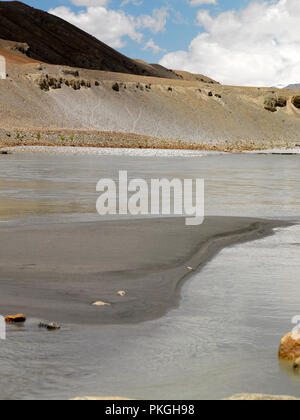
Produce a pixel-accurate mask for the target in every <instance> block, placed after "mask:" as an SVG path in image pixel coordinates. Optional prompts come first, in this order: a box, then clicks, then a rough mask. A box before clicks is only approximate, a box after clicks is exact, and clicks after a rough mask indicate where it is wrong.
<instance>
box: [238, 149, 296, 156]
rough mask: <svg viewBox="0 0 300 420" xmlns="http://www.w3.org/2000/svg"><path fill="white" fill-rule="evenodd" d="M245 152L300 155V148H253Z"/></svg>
mask: <svg viewBox="0 0 300 420" xmlns="http://www.w3.org/2000/svg"><path fill="white" fill-rule="evenodd" d="M243 153H251V154H259V155H261V154H268V155H269V154H272V155H300V148H299V149H267V150H251V151H245V152H243Z"/></svg>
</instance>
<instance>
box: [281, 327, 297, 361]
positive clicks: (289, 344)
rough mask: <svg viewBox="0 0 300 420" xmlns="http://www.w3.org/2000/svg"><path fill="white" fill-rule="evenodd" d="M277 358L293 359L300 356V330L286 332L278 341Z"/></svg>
mask: <svg viewBox="0 0 300 420" xmlns="http://www.w3.org/2000/svg"><path fill="white" fill-rule="evenodd" d="M279 358H280V359H283V360H291V361H295V360H297V359H299V358H300V330H299V331H293V332H290V333H288V334H286V335H285V336H284V337H283V339H282V340H281V342H280V347H279Z"/></svg>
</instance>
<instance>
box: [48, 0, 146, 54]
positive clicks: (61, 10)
mask: <svg viewBox="0 0 300 420" xmlns="http://www.w3.org/2000/svg"><path fill="white" fill-rule="evenodd" d="M74 1H75V0H73V2H74ZM76 1H78V2H79V0H76ZM95 2H96V1H93V3H95ZM82 3H88V1H87V0H83V1H82ZM98 3H99V1H98ZM49 13H52V14H53V15H56V16H58V17H60V18H62V19H64V20H66V21H68V22H70V23H72V24H73V25H75V26H77V27H79V28H81V29H83V30H84V31H86V32H88V33H90V34H92V35H94V36H95V37H96V38H98V39H100V40H101V41H102V42H105V43H106V44H108V45H110V46H111V47H113V48H122V47H124V46H125V41H124V39H123V38H124V37H125V36H128V37H129V38H131V39H132V40H134V41H137V42H141V40H142V37H143V35H142V33H140V32H138V31H137V24H136V21H135V18H134V17H133V16H131V15H128V14H125V12H123V11H115V10H108V9H106V8H105V7H102V6H92V7H88V8H87V9H86V10H85V11H80V12H78V13H77V14H76V13H74V12H73V11H72V10H71V9H70V8H69V7H64V6H62V7H57V8H56V9H51V10H49Z"/></svg>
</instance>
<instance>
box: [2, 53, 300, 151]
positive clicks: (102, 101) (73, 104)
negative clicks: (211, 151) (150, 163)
mask: <svg viewBox="0 0 300 420" xmlns="http://www.w3.org/2000/svg"><path fill="white" fill-rule="evenodd" d="M17 56H19V55H18V54H14V57H17ZM20 57H21V56H20ZM7 73H8V78H7V79H6V80H0V97H1V101H0V121H1V125H0V128H2V129H3V130H4V131H5V132H7V135H6V134H5V136H4V139H5V140H8V139H13V140H15V141H20V140H21V135H20V134H19V132H22V133H23V132H24V130H30V132H31V135H32V133H34V137H35V138H36V140H39V134H40V131H42V130H54V131H55V132H57V133H58V132H59V130H75V131H76V130H80V131H82V130H93V131H111V132H122V133H125V134H128V133H136V134H140V135H142V136H145V142H146V143H147V141H148V137H149V143H150V138H151V141H152V138H153V137H155V138H159V139H170V140H171V141H174V142H175V143H176V144H177V145H179V144H180V142H182V141H187V142H195V143H198V144H199V143H205V144H206V145H207V144H210V145H215V144H222V145H225V146H224V148H225V147H226V145H230V147H231V148H232V145H234V146H235V147H237V148H238V147H244V146H245V147H246V145H247V146H248V147H249V146H251V148H253V147H258V146H262V145H264V146H265V147H270V146H272V145H273V146H275V145H276V146H277V145H288V143H289V142H292V143H291V144H290V145H289V146H295V145H297V144H299V143H300V139H299V129H300V96H299V95H298V94H299V92H297V91H293V90H276V89H270V88H243V87H231V86H222V85H219V84H211V83H210V82H205V81H204V82H203V81H198V80H182V79H178V80H176V79H161V78H154V77H145V76H135V75H130V74H127V75H126V74H121V73H111V72H102V71H93V70H86V69H80V68H71V67H66V66H57V65H49V64H44V63H39V62H34V61H32V62H25V63H21V64H20V63H19V62H16V59H14V60H10V59H8V62H7ZM3 130H2V132H3ZM9 136H10V137H9ZM70 136H71V137H73V134H70ZM0 137H1V136H0ZM61 137H65V134H57V139H58V142H59V139H60V138H61ZM71 137H70V138H71ZM96 137H97V135H95V134H93V142H94V143H97V138H96ZM108 137H109V136H108ZM68 138H69V136H68ZM105 138H106V139H107V137H105ZM2 140H3V135H2ZM25 140H26V139H25ZM25 140H24V141H25ZM41 140H42V139H41ZM61 140H62V139H61ZM112 141H113V139H112ZM82 143H83V144H84V143H85V142H84V141H83V142H82ZM105 144H106V145H107V141H106V143H105ZM162 144H164V140H162ZM222 147H223V146H222Z"/></svg>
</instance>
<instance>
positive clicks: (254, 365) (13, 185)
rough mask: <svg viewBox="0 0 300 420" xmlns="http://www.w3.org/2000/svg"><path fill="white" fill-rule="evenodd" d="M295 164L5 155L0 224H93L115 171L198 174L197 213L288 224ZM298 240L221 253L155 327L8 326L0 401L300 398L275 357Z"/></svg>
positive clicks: (288, 236)
mask: <svg viewBox="0 0 300 420" xmlns="http://www.w3.org/2000/svg"><path fill="white" fill-rule="evenodd" d="M299 159H300V156H264V155H261V156H252V155H228V156H210V157H205V158H185V159H182V158H173V159H166V158H159V159H158V158H156V159H153V158H144V159H143V158H128V157H126V158H124V159H122V158H121V157H93V156H87V157H83V156H81V157H80V158H79V157H71V158H70V157H66V156H51V157H50V156H37V155H33V156H25V155H23V156H10V157H9V158H8V159H3V160H1V166H0V219H2V221H5V220H8V218H12V219H18V220H19V221H20V220H22V221H23V222H24V221H25V220H26V222H27V223H31V222H33V221H37V220H43V221H47V222H51V221H55V222H58V221H67V220H78V221H85V220H93V219H96V218H98V216H97V215H95V211H94V206H95V201H96V198H97V195H96V192H95V185H96V183H97V181H98V179H99V178H101V177H105V178H106V177H113V178H114V179H117V177H118V171H119V170H120V169H122V170H128V171H129V174H130V175H131V177H133V178H135V177H144V178H147V179H149V178H151V177H156V178H157V177H158V176H161V177H163V176H164V177H170V178H173V177H180V178H188V177H203V178H205V180H206V212H207V214H217V215H238V216H240V215H243V216H256V217H272V218H287V219H295V220H299V219H300V218H299V204H300V197H299V191H300V188H299V187H300V185H299V183H300V165H299ZM20 209H22V210H21V211H20ZM26 209H27V210H26ZM36 215H39V216H40V217H37V216H36ZM33 216H34V217H33ZM41 217H42V219H41ZM299 238H300V226H293V227H290V228H287V229H279V230H278V231H277V232H276V235H275V236H272V237H268V238H264V239H262V240H259V241H255V242H250V243H246V244H239V245H236V246H234V247H228V248H226V249H224V250H223V251H222V252H221V253H220V254H219V255H218V256H217V257H216V258H215V259H214V260H212V261H211V262H210V263H209V264H207V265H206V266H205V267H204V269H203V270H202V271H201V272H199V273H195V275H194V276H193V277H192V278H191V280H190V281H189V282H188V283H186V284H185V286H184V288H183V293H182V301H181V305H180V307H179V308H178V309H176V310H173V311H171V312H169V313H168V314H167V316H165V317H164V318H162V319H159V320H156V321H152V322H148V323H144V324H139V325H137V326H122V328H119V327H118V326H112V327H110V326H105V327H102V326H101V327H82V326H80V327H79V326H75V325H67V326H63V329H62V330H61V331H60V332H59V333H58V334H56V333H54V334H47V333H46V334H45V332H44V331H41V330H39V329H38V328H37V323H38V320H29V321H28V323H27V324H26V325H25V326H24V327H23V328H16V327H14V326H10V327H9V330H8V340H7V341H6V342H2V343H1V344H0V370H1V376H0V396H1V397H3V398H12V397H13V398H70V397H73V396H76V395H95V394H96V395H116V394H119V395H125V396H129V397H134V398H171V399H173V398H177V399H184V398H200V399H205V398H223V397H226V396H229V395H231V394H234V393H240V392H255V393H257V392H262V393H272V394H290V395H295V396H300V392H299V390H300V388H299V385H300V377H299V376H296V375H294V373H293V371H292V370H291V368H290V365H289V364H286V363H278V360H277V348H278V346H279V341H280V338H281V337H282V336H283V335H284V334H285V333H286V332H288V331H289V330H291V328H292V327H293V325H292V324H291V320H292V318H293V317H294V316H295V315H298V314H299V313H300V306H299V268H300V263H299V261H300V258H299V256H300V247H299V246H296V245H297V244H299V243H300V239H299Z"/></svg>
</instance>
